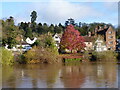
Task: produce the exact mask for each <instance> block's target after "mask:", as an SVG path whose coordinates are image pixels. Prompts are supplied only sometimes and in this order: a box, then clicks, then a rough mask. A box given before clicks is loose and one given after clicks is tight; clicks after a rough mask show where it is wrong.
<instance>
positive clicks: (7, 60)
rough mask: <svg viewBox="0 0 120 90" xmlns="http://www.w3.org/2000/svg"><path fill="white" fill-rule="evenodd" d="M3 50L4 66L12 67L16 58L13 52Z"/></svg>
mask: <svg viewBox="0 0 120 90" xmlns="http://www.w3.org/2000/svg"><path fill="white" fill-rule="evenodd" d="M0 50H2V60H1V62H2V64H3V65H12V64H13V63H14V56H13V54H12V52H11V51H8V50H6V49H4V48H0Z"/></svg>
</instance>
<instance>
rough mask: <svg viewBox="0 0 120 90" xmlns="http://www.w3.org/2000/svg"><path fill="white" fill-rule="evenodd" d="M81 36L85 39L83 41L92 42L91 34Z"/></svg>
mask: <svg viewBox="0 0 120 90" xmlns="http://www.w3.org/2000/svg"><path fill="white" fill-rule="evenodd" d="M83 38H84V39H85V42H92V41H93V40H94V37H93V36H91V37H89V36H83Z"/></svg>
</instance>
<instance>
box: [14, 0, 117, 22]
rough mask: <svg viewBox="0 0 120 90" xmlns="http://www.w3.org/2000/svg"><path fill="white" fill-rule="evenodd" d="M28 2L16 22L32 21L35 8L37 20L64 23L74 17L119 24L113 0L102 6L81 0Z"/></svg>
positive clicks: (88, 20)
mask: <svg viewBox="0 0 120 90" xmlns="http://www.w3.org/2000/svg"><path fill="white" fill-rule="evenodd" d="M105 1H106V0H105ZM23 3H24V2H23ZM27 4H28V5H24V8H25V9H24V10H23V11H22V12H19V13H17V14H16V16H15V18H17V19H16V22H20V21H24V22H25V21H26V22H28V21H30V14H31V12H32V11H33V10H35V11H37V16H38V17H37V22H42V23H44V22H46V23H49V24H51V23H53V24H58V23H62V24H64V22H65V21H66V20H67V19H68V18H74V19H75V21H77V22H78V21H79V22H96V21H97V22H99V21H101V22H108V23H114V24H117V22H116V21H117V14H116V7H115V8H114V6H115V5H116V3H113V2H111V3H109V2H102V6H96V5H95V4H98V3H89V2H79V0H78V2H77V3H76V2H70V1H67V0H60V1H58V0H50V1H49V2H38V3H27ZM98 5H99V4H98ZM100 5H101V4H100ZM94 6H96V7H97V9H96V7H94ZM113 12H114V13H113Z"/></svg>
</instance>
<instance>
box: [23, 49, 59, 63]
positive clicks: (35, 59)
mask: <svg viewBox="0 0 120 90" xmlns="http://www.w3.org/2000/svg"><path fill="white" fill-rule="evenodd" d="M24 57H25V59H26V61H27V63H55V62H58V61H59V60H58V52H57V51H56V50H55V49H51V48H42V47H33V48H32V49H31V50H29V51H28V52H26V53H25V54H24Z"/></svg>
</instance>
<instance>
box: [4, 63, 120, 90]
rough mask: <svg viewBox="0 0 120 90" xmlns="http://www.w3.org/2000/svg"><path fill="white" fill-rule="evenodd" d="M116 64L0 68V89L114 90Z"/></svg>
mask: <svg viewBox="0 0 120 90" xmlns="http://www.w3.org/2000/svg"><path fill="white" fill-rule="evenodd" d="M118 70H120V69H119V65H118V64H116V63H100V62H99V63H66V64H62V65H61V64H57V65H56V64H55V65H53V64H50V65H49V64H31V65H15V66H3V67H2V87H3V88H118V85H119V84H118V83H119V82H118V81H119V77H120V76H119V74H118Z"/></svg>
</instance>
